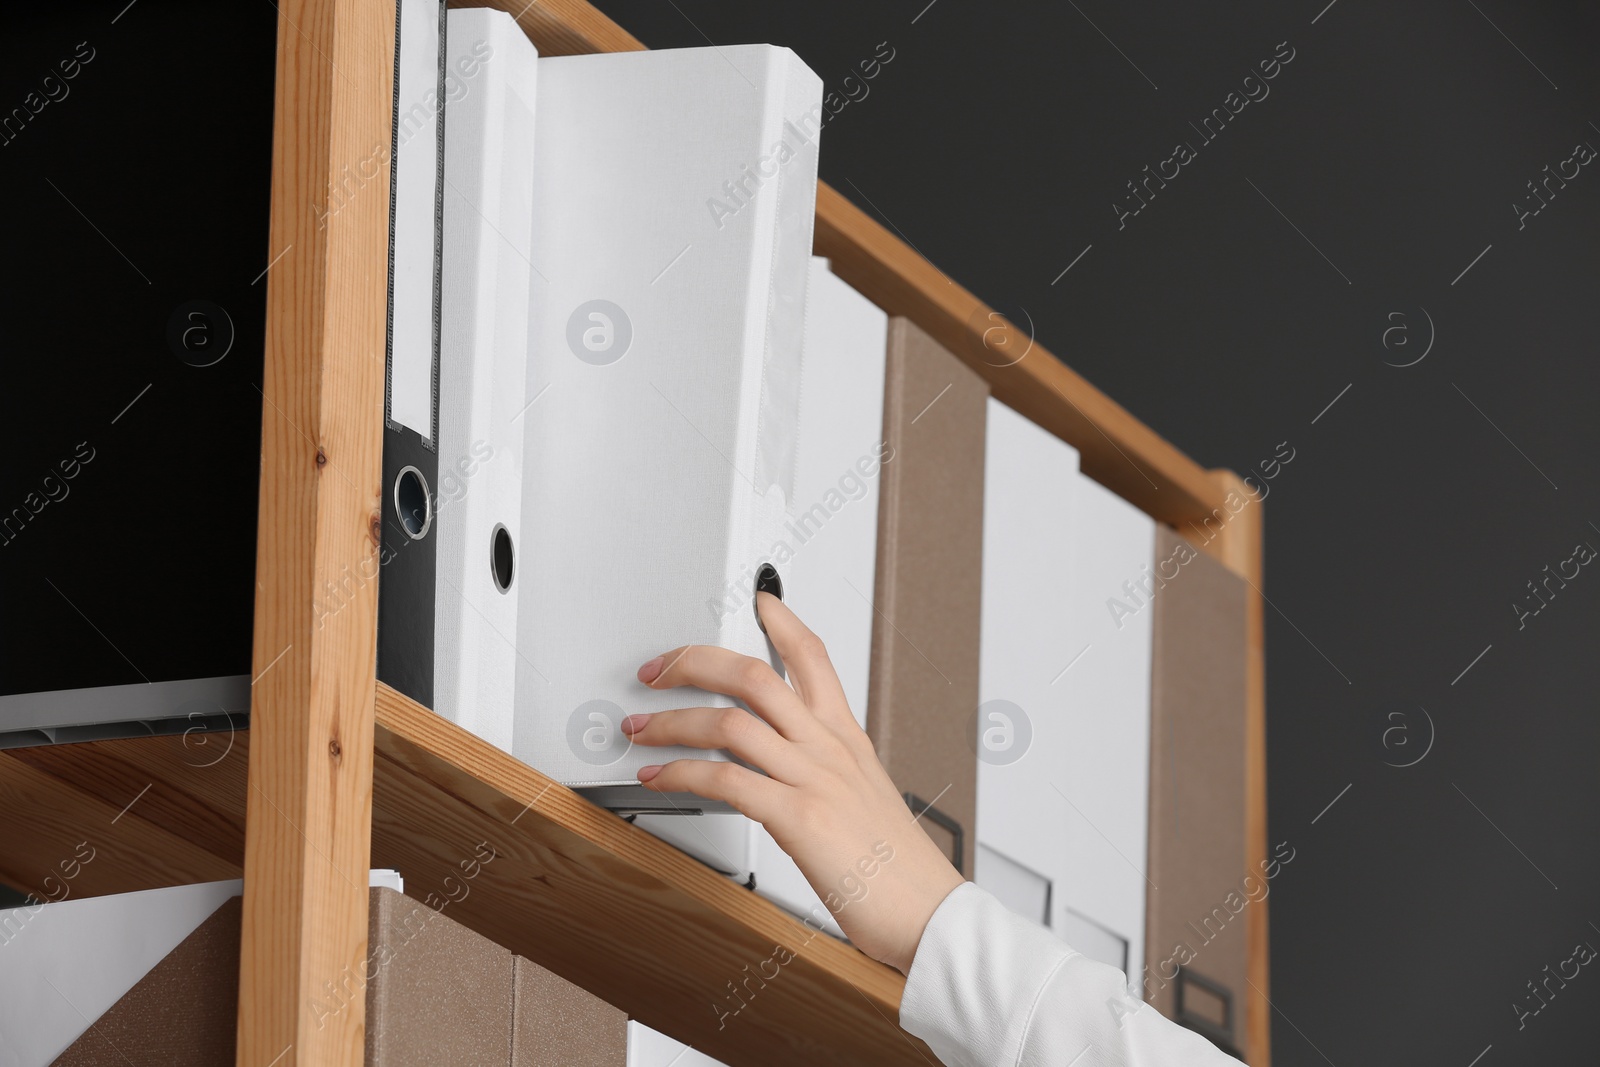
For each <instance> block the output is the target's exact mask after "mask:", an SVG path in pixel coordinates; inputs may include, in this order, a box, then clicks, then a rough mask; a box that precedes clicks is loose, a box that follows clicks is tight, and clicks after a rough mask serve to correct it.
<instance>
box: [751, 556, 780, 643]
mask: <svg viewBox="0 0 1600 1067" xmlns="http://www.w3.org/2000/svg"><path fill="white" fill-rule="evenodd" d="M756 592H757V593H771V594H772V595H773V596H775V597H777V598H778V599H779V600H782V599H783V578H782V577H781V576H779V574H778V568H776V567H774V566H773V565H772V564H770V563H763V564H762V565H761V567H760V569H759V570H757V571H756ZM751 604H752V607H753V609H754V611H755V613H756V625H757V626H759V627H761V632H762V633H766V632H767V624H766V623H764V622H762V621H761V609H760V608H759V607H755V606H754V605H755V599H754V596H753V595H752V597H751Z"/></svg>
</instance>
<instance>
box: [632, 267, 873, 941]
mask: <svg viewBox="0 0 1600 1067" xmlns="http://www.w3.org/2000/svg"><path fill="white" fill-rule="evenodd" d="M810 272H811V280H810V284H809V286H808V288H807V291H806V314H805V347H804V352H803V355H802V359H801V366H800V422H799V436H798V438H797V441H796V447H795V496H794V502H793V504H792V505H791V507H790V508H789V517H788V518H787V519H786V520H785V522H784V532H783V534H782V543H783V544H784V545H785V546H787V548H788V549H789V555H790V561H789V562H788V563H787V564H785V565H784V566H783V567H782V571H783V576H784V601H785V602H786V603H787V604H788V605H789V606H790V607H791V608H793V609H794V611H795V613H796V614H797V615H799V616H800V619H801V621H803V622H804V623H805V624H806V625H807V626H809V627H810V628H811V629H812V630H813V631H814V632H815V633H816V634H817V635H818V636H820V637H821V638H822V640H823V642H824V643H825V644H826V645H827V647H828V656H829V658H830V659H831V660H832V661H833V666H834V669H835V670H836V671H837V672H838V674H839V681H840V683H841V684H842V685H843V687H844V693H845V698H846V699H847V700H848V701H849V703H850V710H851V711H852V712H854V714H855V717H856V722H858V723H860V724H861V725H863V726H865V724H866V716H867V680H868V673H869V669H870V667H871V662H872V615H873V612H872V588H873V580H874V575H875V573H876V571H875V568H876V565H877V553H878V476H879V473H880V471H881V470H882V468H883V464H884V463H886V462H889V461H890V460H892V459H893V455H894V454H893V451H892V450H891V449H890V448H889V447H888V445H887V444H886V443H885V441H884V436H883V386H884V369H885V364H886V359H887V351H888V349H887V346H888V334H889V318H888V316H887V315H885V314H884V313H883V311H881V310H879V309H878V308H877V307H876V306H874V305H873V303H872V302H871V301H869V300H868V299H867V298H866V297H864V296H862V295H861V294H860V293H858V292H856V291H855V290H854V289H852V288H850V286H849V285H847V284H845V283H844V282H843V281H841V280H840V279H839V278H837V277H835V276H834V275H833V273H832V272H831V271H830V270H829V269H828V261H827V260H826V259H823V258H821V257H813V258H812V260H811V268H810ZM637 824H638V825H640V826H643V827H645V828H646V829H648V830H650V831H651V832H652V833H654V834H656V835H657V836H659V837H662V838H664V839H666V840H668V841H670V842H672V843H673V844H675V845H677V846H678V847H679V848H682V849H684V850H685V851H686V852H690V853H692V854H694V855H696V856H700V857H701V858H702V859H704V860H705V861H706V862H707V863H710V864H711V865H712V866H713V867H716V868H717V869H718V870H722V871H723V872H724V873H727V874H729V875H731V876H733V877H735V878H739V879H741V880H744V879H752V880H753V883H754V886H755V890H756V892H758V893H760V894H762V895H763V896H765V897H767V898H768V899H770V900H772V901H773V902H775V903H777V904H778V905H780V906H781V907H783V908H785V909H787V910H788V911H790V912H792V913H794V914H795V915H798V916H800V917H801V918H802V919H804V920H805V921H806V922H808V923H809V924H811V925H812V926H813V927H814V928H818V929H824V930H827V931H828V932H829V933H832V934H834V935H836V936H843V934H842V932H841V931H840V929H839V926H838V924H837V923H836V922H835V921H834V919H833V915H832V911H831V909H830V908H828V907H827V906H826V904H825V902H824V900H823V899H822V898H820V897H818V895H817V893H816V891H815V890H813V889H812V888H811V885H810V883H809V882H807V881H806V878H805V876H804V875H803V874H801V873H800V868H799V867H797V866H796V865H795V862H794V861H793V860H792V859H790V858H789V856H788V854H787V853H786V852H784V851H783V849H781V848H779V847H778V843H777V842H776V841H774V840H773V839H772V835H770V834H768V833H767V831H766V830H765V829H764V828H763V827H762V826H761V825H760V824H758V823H753V822H751V821H750V820H748V819H746V818H745V817H744V816H742V815H738V814H708V815H706V816H705V817H704V818H702V819H696V820H692V821H686V820H682V819H677V818H675V817H673V816H670V815H641V816H639V818H638V820H637ZM749 850H753V852H750V855H749V858H748V859H745V858H744V857H745V855H746V853H747V851H749ZM735 856H738V857H740V858H741V862H740V863H734V862H733V857H735ZM746 868H748V869H746ZM846 873H847V872H844V871H840V872H838V876H839V877H840V878H841V879H842V878H844V877H845V875H846Z"/></svg>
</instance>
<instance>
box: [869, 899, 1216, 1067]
mask: <svg viewBox="0 0 1600 1067" xmlns="http://www.w3.org/2000/svg"><path fill="white" fill-rule="evenodd" d="M900 1025H901V1026H902V1027H904V1028H905V1030H906V1032H907V1033H910V1034H912V1035H913V1036H915V1037H919V1038H921V1039H922V1040H923V1041H925V1042H927V1044H928V1047H929V1048H931V1049H932V1050H933V1052H934V1055H936V1056H938V1057H939V1059H940V1060H942V1061H943V1062H944V1063H945V1064H947V1065H948V1067H1036V1065H1037V1067H1043V1065H1045V1064H1050V1065H1053V1067H1066V1065H1068V1064H1070V1065H1072V1067H1112V1065H1120V1067H1173V1065H1178V1064H1182V1065H1184V1067H1190V1065H1199V1067H1228V1065H1232V1067H1237V1065H1238V1061H1237V1060H1235V1059H1233V1058H1232V1057H1230V1056H1226V1055H1224V1054H1223V1053H1222V1052H1221V1051H1219V1050H1218V1049H1217V1047H1216V1046H1215V1045H1213V1044H1211V1042H1209V1041H1207V1040H1206V1039H1205V1038H1203V1037H1201V1036H1200V1035H1199V1034H1197V1033H1194V1032H1193V1031H1191V1030H1186V1029H1184V1028H1183V1027H1181V1026H1179V1025H1178V1024H1177V1023H1174V1022H1172V1021H1171V1020H1169V1019H1167V1018H1165V1017H1163V1016H1162V1015H1161V1014H1160V1013H1159V1012H1157V1011H1156V1009H1155V1008H1152V1007H1151V1006H1150V1005H1148V1004H1145V1003H1144V1002H1143V1001H1141V1000H1139V999H1137V998H1136V997H1134V996H1132V995H1131V994H1130V993H1129V992H1128V989H1127V984H1126V980H1125V979H1124V978H1123V975H1122V972H1121V971H1119V970H1117V969H1116V968H1115V967H1108V966H1107V965H1105V964H1103V963H1098V962H1096V961H1094V960H1091V959H1089V958H1088V957H1087V956H1084V955H1083V954H1081V953H1079V952H1077V951H1075V950H1074V949H1072V948H1071V947H1070V946H1068V945H1067V944H1066V943H1065V942H1064V941H1060V940H1058V939H1057V938H1056V937H1054V936H1053V935H1052V934H1051V933H1050V932H1049V931H1048V930H1045V929H1044V928H1043V927H1040V926H1038V925H1036V924H1034V923H1031V922H1029V921H1028V920H1026V919H1024V918H1022V917H1021V916H1019V915H1016V914H1014V913H1013V912H1011V911H1010V910H1008V909H1007V908H1006V907H1005V905H1003V904H1001V903H1000V902H999V901H998V900H996V899H995V898H994V897H993V896H991V895H990V894H989V893H987V892H985V891H984V890H983V889H980V888H979V887H978V886H977V885H975V884H973V883H972V882H965V883H963V884H962V885H960V886H958V887H957V888H956V889H955V890H953V891H952V892H951V893H950V895H949V896H948V897H946V898H945V899H944V903H942V904H940V905H939V908H938V910H937V911H935V912H934V913H933V918H932V919H930V920H929V921H928V928H927V930H925V931H924V932H923V934H922V940H921V942H920V943H919V944H918V945H917V954H916V958H915V959H914V960H913V961H912V964H911V973H910V975H909V976H908V977H907V979H906V989H905V994H904V996H903V997H902V999H901V1001H900Z"/></svg>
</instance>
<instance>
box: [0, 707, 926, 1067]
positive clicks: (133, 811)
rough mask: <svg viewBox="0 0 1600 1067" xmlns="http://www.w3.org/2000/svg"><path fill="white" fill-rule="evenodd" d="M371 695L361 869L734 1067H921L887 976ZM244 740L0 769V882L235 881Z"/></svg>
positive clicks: (486, 748)
mask: <svg viewBox="0 0 1600 1067" xmlns="http://www.w3.org/2000/svg"><path fill="white" fill-rule="evenodd" d="M376 694H377V696H376V706H375V730H374V760H373V768H374V769H373V782H374V787H373V815H372V862H373V865H374V866H377V867H392V868H394V869H396V870H398V871H400V873H401V875H402V876H403V877H404V879H405V886H406V892H407V893H408V894H409V895H411V896H413V897H415V898H417V899H419V900H422V901H423V902H424V903H427V904H429V905H430V906H432V907H434V908H435V909H437V910H438V911H439V912H440V913H441V914H443V915H444V916H446V917H449V918H452V919H454V920H456V921H458V922H461V923H462V924H464V925H466V926H468V927H470V928H471V929H474V930H476V931H477V932H479V933H481V934H483V935H484V936H486V937H488V938H490V939H491V940H493V941H495V942H497V943H499V944H501V945H503V946H505V947H506V948H508V949H510V950H512V951H514V952H517V953H519V954H520V955H523V956H526V957H527V958H529V959H531V960H533V961H534V962H536V963H539V964H541V965H542V966H545V967H548V968H549V969H550V970H553V971H555V972H556V973H558V974H560V975H562V976H563V977H565V978H567V979H568V980H570V981H573V982H575V983H577V984H579V985H581V986H583V987H584V988H586V989H588V990H590V991H591V992H594V993H595V994H597V995H599V996H601V997H603V998H604V999H606V1000H607V1001H609V1002H611V1003H612V1004H614V1005H616V1006H617V1007H619V1008H621V1009H622V1010H623V1011H625V1012H627V1013H628V1014H629V1015H630V1016H632V1017H634V1018H637V1019H639V1020H640V1021H642V1022H644V1023H646V1024H648V1025H650V1026H653V1027H655V1028H656V1029H658V1030H661V1031H663V1032H664V1033H667V1034H670V1035H671V1036H673V1037H676V1038H678V1039H679V1040H682V1041H686V1042H689V1043H691V1044H693V1045H694V1046H695V1047H696V1048H698V1049H701V1050H702V1051H705V1052H707V1053H709V1054H711V1055H713V1056H716V1057H717V1058H718V1059H721V1060H723V1061H724V1062H727V1063H729V1064H733V1065H739V1064H745V1063H750V1064H754V1063H761V1064H767V1063H793V1064H810V1063H816V1062H841V1061H842V1062H869V1063H886V1064H906V1065H913V1064H923V1063H924V1062H925V1060H924V1057H925V1056H928V1055H929V1054H928V1053H927V1050H926V1048H925V1046H923V1045H922V1044H921V1043H920V1042H917V1041H915V1040H914V1039H913V1038H911V1037H910V1036H909V1035H907V1034H905V1033H904V1032H903V1031H902V1030H900V1029H899V1026H898V1024H897V1019H898V1013H899V1004H900V995H901V991H902V989H903V988H904V981H903V979H902V978H901V977H900V976H899V975H898V974H897V973H895V972H894V971H892V970H890V969H889V968H887V967H884V966H882V965H881V964H878V963H875V962H873V961H872V960H870V959H868V958H867V957H866V956H864V955H862V954H861V953H860V952H858V951H857V950H856V949H854V948H852V947H850V946H849V945H846V944H843V943H841V942H839V941H835V940H834V939H833V938H831V937H829V936H828V935H827V934H824V933H820V932H818V931H816V930H814V929H812V928H811V927H809V926H807V925H805V924H803V923H801V922H799V921H798V920H796V919H794V918H793V917H791V916H789V915H788V914H786V913H785V912H783V911H781V910H779V909H778V908H777V907H776V906H775V905H773V904H772V903H771V902H770V901H767V900H766V899H765V898H763V897H760V896H758V895H756V894H755V893H752V892H750V891H749V890H747V889H744V888H743V887H741V886H738V885H735V884H734V883H733V882H732V881H730V880H729V879H727V878H724V877H722V876H721V875H718V874H716V873H715V872H713V871H711V870H710V869H709V868H707V867H705V866H704V865H702V864H701V863H699V862H698V861H696V860H693V859H691V858H690V857H688V856H686V855H684V854H683V853H681V852H679V851H678V850H677V849H674V848H672V847H671V846H670V845H667V844H665V843H664V842H662V841H660V840H658V839H656V838H654V837H652V836H651V835H649V834H647V833H645V832H644V831H642V830H639V829H636V828H635V827H633V826H630V825H629V824H628V823H626V822H624V821H623V820H622V819H620V818H618V817H616V816H615V815H612V814H611V813H609V812H606V811H603V810H601V809H600V808H597V807H595V806H594V805H592V804H590V803H589V802H588V801H586V800H584V799H583V798H582V797H580V796H578V795H577V794H576V793H573V792H572V791H571V790H569V789H567V788H565V787H563V786H561V785H558V784H556V783H555V782H553V781H552V780H551V779H549V778H547V777H546V776H544V775H542V774H540V773H539V772H538V771H536V770H534V769H533V768H531V767H529V766H527V765H526V764H523V763H520V762H518V761H517V760H515V759H513V758H512V757H510V756H508V755H506V754H505V753H503V752H501V751H499V750H498V749H495V748H494V747H493V746H491V745H489V744H488V743H486V742H484V741H482V740H480V739H479V738H476V737H474V736H472V735H471V734H469V733H467V732H466V731H464V730H462V729H461V728H460V727H458V726H456V725H455V724H453V723H450V722H447V721H445V720H444V719H442V718H440V717H439V716H437V715H435V714H434V713H433V712H431V711H429V710H427V709H426V708H424V707H422V706H421V705H419V704H417V703H416V702H415V701H412V700H409V699H408V698H406V697H404V696H402V695H400V694H399V693H396V692H395V691H394V690H392V689H390V688H388V687H387V686H384V685H382V684H379V685H378V686H377V688H376ZM252 740H253V738H252V734H251V732H250V731H241V732H239V733H237V734H236V735H231V736H230V735H226V734H219V735H210V739H209V740H208V741H206V742H205V743H204V744H200V743H198V742H197V741H196V739H195V738H194V737H188V738H184V737H141V738H130V739H124V740H115V741H95V742H88V743H83V744H75V745H62V746H52V747H43V748H35V749H20V750H13V751H8V752H0V805H3V806H4V808H5V810H6V811H7V812H8V814H9V815H10V816H11V820H12V826H13V828H14V829H13V831H12V832H10V833H8V835H7V839H6V844H5V848H3V849H0V882H5V883H7V884H10V885H13V886H15V887H16V888H18V889H21V890H24V891H30V892H33V893H35V894H37V895H38V896H39V897H40V898H41V899H46V900H48V899H56V898H59V892H60V890H59V889H56V891H55V893H53V894H48V893H47V890H50V889H51V888H52V887H57V886H59V885H61V884H63V883H64V884H66V885H67V886H69V887H70V896H71V897H73V898H77V897H82V896H96V895H101V894H106V893H121V892H132V891H136V890H142V889H156V888H161V887H164V886H170V885H182V884H185V883H189V882H195V881H212V880H216V879H222V878H237V877H239V875H240V866H241V858H242V856H243V854H244V840H245V823H246V817H245V813H246V806H247V797H246V794H247V791H248V790H249V786H248V782H249V770H248V769H249V764H250V759H251V752H250V749H251V743H252ZM130 802H131V803H130ZM84 840H87V841H88V842H89V844H90V845H91V846H92V847H93V848H94V849H95V858H94V859H93V860H92V861H90V862H88V863H84V864H82V865H81V869H80V870H78V872H77V873H76V875H75V876H74V877H73V878H72V879H65V878H64V872H63V871H62V870H61V869H59V863H60V862H62V861H67V862H68V863H69V866H70V861H71V860H72V859H73V858H74V856H75V849H76V847H77V845H78V843H79V842H80V841H84ZM346 873H347V874H349V876H350V877H351V879H352V880H354V881H360V880H361V879H360V878H359V876H358V872H346ZM52 875H53V877H54V879H55V881H53V882H51V883H49V884H48V885H47V884H46V883H45V879H46V877H49V876H52ZM789 953H792V954H793V958H792V959H790V958H788V954H789ZM352 960H353V962H352V964H351V968H352V969H351V973H350V974H331V975H327V976H324V978H325V980H326V981H328V982H330V983H332V984H331V988H333V989H335V990H339V989H344V990H345V991H346V993H348V989H350V988H359V984H360V980H361V979H360V975H359V973H358V971H359V968H360V967H361V963H360V956H359V955H357V956H354V957H352ZM351 983H354V985H352V984H351ZM730 985H731V987H732V988H730ZM321 988H322V987H321V986H320V985H318V986H317V988H316V989H313V990H312V996H313V998H314V999H315V997H316V996H317V995H318V994H317V989H321ZM346 999H348V997H346ZM930 1059H931V1057H930Z"/></svg>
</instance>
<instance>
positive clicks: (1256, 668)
mask: <svg viewBox="0 0 1600 1067" xmlns="http://www.w3.org/2000/svg"><path fill="white" fill-rule="evenodd" d="M1211 478H1212V480H1213V481H1215V482H1216V484H1217V487H1218V488H1219V489H1220V490H1221V491H1222V493H1223V494H1224V496H1225V498H1232V499H1233V500H1235V501H1248V503H1247V504H1245V505H1244V506H1243V507H1242V508H1240V510H1239V511H1238V512H1237V513H1233V512H1232V510H1231V508H1228V507H1226V506H1225V507H1224V508H1223V514H1224V515H1225V516H1227V519H1226V521H1225V522H1224V524H1223V527H1222V536H1221V537H1219V538H1218V539H1217V542H1216V544H1217V546H1218V549H1217V552H1216V555H1217V558H1218V559H1220V560H1221V561H1222V563H1223V564H1224V565H1226V566H1227V567H1228V569H1230V570H1231V571H1233V572H1234V573H1235V574H1237V575H1239V576H1240V577H1241V578H1244V579H1245V580H1246V581H1248V582H1249V583H1250V585H1251V589H1250V591H1249V592H1248V593H1247V594H1246V595H1245V624H1244V625H1245V630H1244V632H1245V752H1244V790H1245V792H1244V818H1245V827H1244V832H1245V861H1246V863H1247V864H1248V865H1249V870H1250V871H1251V872H1252V873H1254V874H1256V875H1257V876H1258V877H1259V875H1260V873H1261V872H1262V871H1263V870H1265V869H1266V868H1265V867H1264V866H1263V864H1265V862H1266V860H1267V666H1266V663H1267V661H1266V653H1265V648H1266V640H1265V626H1266V617H1265V615H1264V614H1263V611H1264V604H1263V602H1262V593H1261V577H1262V532H1263V525H1262V510H1261V509H1262V504H1261V502H1260V501H1259V500H1257V499H1256V496H1255V494H1254V493H1252V492H1251V491H1250V489H1249V488H1248V487H1247V486H1246V485H1245V484H1244V481H1243V480H1242V479H1241V478H1240V477H1239V476H1238V475H1237V474H1234V473H1233V472H1232V471H1227V470H1217V471H1212V472H1211ZM1246 920H1247V922H1248V924H1249V925H1248V926H1246V928H1245V943H1246V946H1247V947H1246V952H1248V953H1249V965H1248V969H1247V971H1246V974H1247V976H1248V978H1249V980H1250V985H1251V987H1252V988H1250V989H1248V990H1246V991H1245V993H1246V995H1245V997H1244V1001H1245V1011H1244V1033H1245V1046H1244V1047H1245V1052H1246V1054H1247V1055H1248V1057H1249V1062H1250V1064H1251V1067H1270V1064H1271V1062H1272V1048H1271V1035H1272V1006H1271V1004H1270V1003H1269V1002H1268V1000H1267V997H1268V995H1269V992H1268V989H1269V986H1268V978H1269V972H1270V958H1269V955H1268V935H1267V900H1266V898H1263V899H1262V900H1261V901H1260V902H1258V903H1255V904H1252V905H1250V908H1249V909H1248V911H1247V912H1246Z"/></svg>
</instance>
